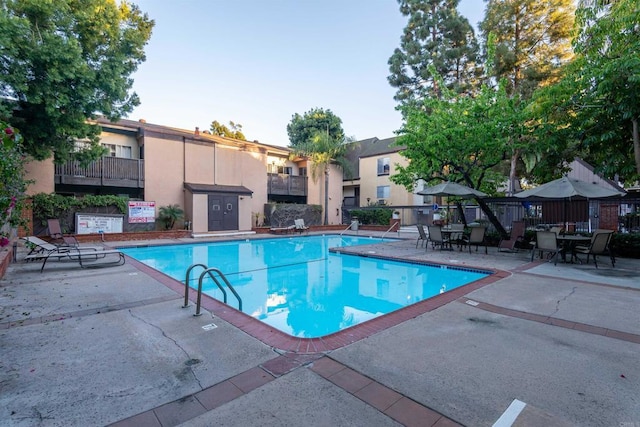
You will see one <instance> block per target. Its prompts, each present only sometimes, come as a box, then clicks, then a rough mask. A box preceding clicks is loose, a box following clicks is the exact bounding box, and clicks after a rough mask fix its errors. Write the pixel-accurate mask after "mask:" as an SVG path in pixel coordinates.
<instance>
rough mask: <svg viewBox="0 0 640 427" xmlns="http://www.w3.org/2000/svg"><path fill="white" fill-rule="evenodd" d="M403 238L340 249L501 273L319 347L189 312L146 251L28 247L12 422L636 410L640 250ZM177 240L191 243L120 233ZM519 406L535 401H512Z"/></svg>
mask: <svg viewBox="0 0 640 427" xmlns="http://www.w3.org/2000/svg"><path fill="white" fill-rule="evenodd" d="M360 234H361V235H362V234H363V233H360ZM257 237H264V236H257ZM270 237H272V236H270ZM390 237H398V233H393V235H392V236H390ZM399 237H401V238H402V240H400V241H395V242H389V243H383V244H376V245H367V246H361V247H352V248H348V249H346V250H343V251H342V252H354V253H359V254H361V255H366V256H383V257H393V258H400V259H407V260H417V261H429V262H434V263H442V264H447V265H455V266H462V267H465V266H468V267H479V268H482V269H495V270H500V271H502V272H503V273H502V274H501V276H500V278H499V279H498V280H495V281H493V283H488V284H486V285H484V286H481V287H479V288H477V289H475V290H472V291H470V290H466V291H465V290H464V289H463V292H461V293H460V295H459V296H457V297H456V298H455V299H453V300H451V301H449V302H443V303H441V304H434V305H433V307H432V308H431V309H429V310H427V311H425V312H423V313H420V314H417V315H415V316H414V317H412V318H410V319H408V320H406V321H403V322H401V323H399V324H395V325H392V326H389V327H387V328H381V329H379V330H378V329H377V330H373V331H372V332H371V333H370V334H369V335H367V336H366V337H364V338H361V339H355V340H354V341H351V342H345V343H344V345H342V346H339V347H338V348H336V349H334V350H330V351H322V352H316V353H314V352H313V351H308V350H309V349H308V348H306V349H304V351H302V350H303V349H300V350H301V351H293V350H292V349H290V348H281V347H278V346H277V345H273V344H271V345H267V344H265V342H263V341H261V340H260V339H259V338H257V337H256V335H259V334H257V333H255V328H254V326H253V325H252V323H251V322H245V324H243V325H234V324H231V323H229V322H227V321H225V320H223V319H224V318H225V317H226V315H227V313H226V312H227V311H234V310H230V309H228V308H224V307H223V308H215V309H213V311H206V312H205V314H204V315H203V316H200V317H194V316H192V314H193V312H194V308H193V306H191V307H190V308H187V309H182V308H181V305H182V298H183V296H182V294H181V293H180V292H178V291H176V290H175V289H176V288H175V287H174V286H168V285H167V283H168V282H167V280H168V279H167V278H166V277H163V276H162V275H160V274H154V273H150V272H149V270H148V269H145V268H141V267H140V265H139V264H138V263H137V262H135V261H133V260H130V259H128V260H127V263H126V264H125V265H123V266H118V267H112V268H104V269H100V270H81V269H79V268H77V267H75V266H72V265H71V264H67V263H55V262H52V263H51V265H47V270H46V271H45V272H44V273H43V274H40V272H39V267H40V266H39V264H36V263H23V262H21V259H22V258H23V257H24V255H25V251H24V249H22V250H21V251H20V252H19V253H18V262H17V263H14V264H11V265H10V266H9V269H8V271H7V274H6V275H5V277H4V278H3V279H2V280H1V281H0V287H1V290H2V292H1V294H0V301H2V303H1V304H0V349H1V350H0V366H1V367H2V370H1V372H2V373H1V374H0V384H2V393H1V394H0V408H3V409H0V414H1V417H2V419H3V420H4V421H3V422H4V423H6V425H10V426H70V425H82V426H102V425H110V424H115V425H131V426H133V425H136V426H141V425H142V426H165V427H166V426H170V425H189V426H200V425H201V426H207V425H214V424H215V425H242V426H258V425H260V426H264V425H343V426H347V425H348V426H358V425H361V426H371V425H376V426H378V425H381V426H382V425H389V426H392V425H415V426H418V425H420V426H424V425H434V426H445V425H465V426H491V425H493V424H494V423H495V422H496V421H497V420H498V419H500V420H501V422H503V423H504V424H501V425H545V426H554V425H555V426H561V425H580V426H602V425H621V426H626V425H628V426H632V425H636V424H638V423H639V422H640V402H638V400H637V392H638V389H639V387H640V365H639V364H638V363H637V354H638V351H639V350H640V313H639V312H638V310H637V307H638V306H639V305H640V260H632V259H625V258H618V259H617V262H616V266H615V268H611V265H610V264H609V263H608V259H604V260H602V262H599V268H598V269H596V268H595V266H594V265H593V263H589V264H582V265H580V264H565V263H561V262H559V263H558V264H557V265H556V266H554V265H553V264H552V263H548V262H546V260H539V259H538V260H535V261H534V262H530V256H531V254H530V252H529V251H520V252H516V253H502V252H498V251H497V249H496V248H491V247H490V248H489V253H488V254H485V253H484V250H483V248H481V250H480V251H478V252H475V250H474V251H472V253H471V254H469V253H468V252H466V251H462V252H460V251H457V250H454V251H439V250H436V251H434V250H432V248H431V247H429V249H428V250H427V251H425V249H424V248H421V247H418V248H416V238H417V233H412V232H410V231H409V230H403V231H402V232H401V233H399ZM210 240H215V239H210ZM180 242H193V239H176V240H168V239H167V240H158V241H149V242H141V241H136V242H118V243H112V246H126V245H140V244H147V243H148V244H154V243H163V244H166V243H180ZM210 307H218V306H215V305H214V306H210ZM514 402H524V403H523V404H524V405H525V406H523V407H522V405H520V406H521V411H520V412H517V413H515V415H513V410H511V411H508V412H507V414H505V411H507V408H509V407H510V405H512V404H513V403H514ZM516 406H518V405H516ZM512 407H513V406H512ZM522 408H524V409H522ZM509 414H511V415H513V416H512V420H511V421H509V416H506V415H509ZM501 417H502V418H501Z"/></svg>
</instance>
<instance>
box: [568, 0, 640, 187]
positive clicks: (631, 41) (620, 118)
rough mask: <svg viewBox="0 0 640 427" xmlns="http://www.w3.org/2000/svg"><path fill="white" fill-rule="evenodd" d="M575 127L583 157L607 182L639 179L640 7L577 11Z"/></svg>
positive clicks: (623, 0) (626, 2) (628, 1)
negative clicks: (606, 178)
mask: <svg viewBox="0 0 640 427" xmlns="http://www.w3.org/2000/svg"><path fill="white" fill-rule="evenodd" d="M578 21H579V24H580V34H579V36H578V37H577V39H576V43H575V51H576V55H577V59H576V64H575V66H574V67H573V69H572V71H573V72H572V73H571V74H569V75H568V76H567V79H568V80H569V83H568V84H569V85H571V86H573V88H574V90H575V92H573V97H572V101H573V105H572V107H573V112H574V113H575V114H574V117H575V120H574V121H573V123H574V128H575V129H576V130H577V131H579V135H578V136H579V138H580V140H581V142H582V144H583V146H584V148H585V149H586V150H587V154H586V158H587V160H589V161H591V162H592V163H593V164H594V165H596V168H597V169H598V170H599V171H600V172H603V173H604V174H605V175H606V176H607V177H609V178H615V177H616V175H617V176H618V177H619V178H620V179H621V180H623V181H630V182H633V181H635V180H638V179H640V131H639V125H638V120H639V119H640V56H639V54H638V52H640V31H639V30H638V23H639V22H640V6H639V5H638V2H637V0H618V1H615V2H611V5H609V6H602V5H601V4H600V5H596V6H594V7H591V8H581V9H579V11H578Z"/></svg>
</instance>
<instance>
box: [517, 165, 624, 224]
mask: <svg viewBox="0 0 640 427" xmlns="http://www.w3.org/2000/svg"><path fill="white" fill-rule="evenodd" d="M625 194H626V192H625V191H624V190H622V191H618V190H615V189H611V188H605V187H601V186H599V185H598V184H594V183H590V182H585V181H581V180H579V179H575V178H569V177H567V176H563V177H562V178H559V179H556V180H554V181H550V182H547V183H546V184H542V185H540V186H538V187H534V188H531V189H529V190H525V191H522V192H520V193H516V194H514V197H518V198H520V199H527V198H529V199H537V198H542V199H555V200H564V204H563V211H564V223H565V227H566V226H567V225H568V222H567V206H566V204H567V202H569V201H571V200H572V199H574V200H575V199H580V200H584V199H606V198H611V197H621V196H623V195H625ZM589 229H591V219H590V218H589Z"/></svg>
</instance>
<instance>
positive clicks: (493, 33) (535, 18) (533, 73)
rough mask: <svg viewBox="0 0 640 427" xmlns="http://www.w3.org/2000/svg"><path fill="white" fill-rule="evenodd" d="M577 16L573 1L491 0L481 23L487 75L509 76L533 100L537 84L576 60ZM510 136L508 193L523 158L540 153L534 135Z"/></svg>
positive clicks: (519, 96)
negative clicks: (574, 52) (574, 53)
mask: <svg viewBox="0 0 640 427" xmlns="http://www.w3.org/2000/svg"><path fill="white" fill-rule="evenodd" d="M573 17H574V6H573V0H489V1H488V4H487V9H486V15H485V18H484V20H483V21H482V22H481V24H480V28H481V31H482V34H483V36H484V38H485V41H486V43H485V46H486V47H487V61H488V63H490V64H492V66H491V67H488V68H487V70H486V71H487V74H488V75H489V76H491V77H493V78H495V79H496V80H498V81H500V80H502V79H505V81H506V82H507V90H508V93H509V94H510V95H511V96H512V97H513V98H514V100H515V102H516V103H528V101H529V100H530V99H531V96H532V94H533V92H534V91H535V90H536V89H538V88H539V87H542V86H547V85H550V84H553V83H555V82H557V81H558V80H559V77H560V73H561V70H562V66H563V65H565V64H567V63H568V62H569V61H570V60H571V58H572V50H571V36H572V34H573V33H572V30H573V20H574V19H573ZM522 107H524V105H523V106H522ZM514 130H515V129H514ZM511 135H512V138H511V140H510V143H509V146H510V156H509V157H510V166H509V181H508V182H509V189H508V192H507V194H509V195H511V194H513V191H514V190H515V182H516V180H517V167H518V162H519V161H520V160H522V157H523V156H524V157H527V160H528V161H531V160H533V159H535V158H536V157H537V155H538V154H539V153H540V150H539V147H537V146H536V145H534V144H532V142H533V140H532V139H531V138H530V135H528V134H526V133H515V132H514V133H512V134H511ZM531 151H533V153H531Z"/></svg>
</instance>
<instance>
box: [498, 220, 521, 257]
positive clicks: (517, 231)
mask: <svg viewBox="0 0 640 427" xmlns="http://www.w3.org/2000/svg"><path fill="white" fill-rule="evenodd" d="M525 228H526V227H525V224H524V221H513V223H511V234H510V235H509V239H503V240H500V243H498V251H499V252H517V251H518V247H517V246H516V245H517V243H519V242H524V231H525Z"/></svg>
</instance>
